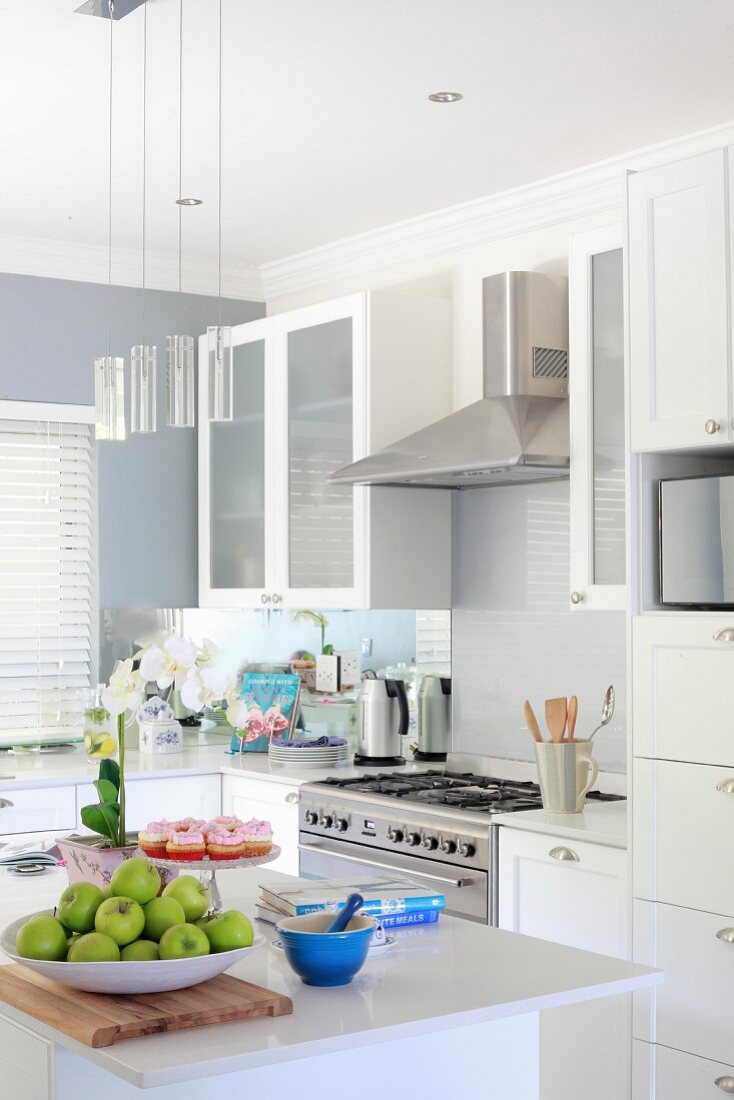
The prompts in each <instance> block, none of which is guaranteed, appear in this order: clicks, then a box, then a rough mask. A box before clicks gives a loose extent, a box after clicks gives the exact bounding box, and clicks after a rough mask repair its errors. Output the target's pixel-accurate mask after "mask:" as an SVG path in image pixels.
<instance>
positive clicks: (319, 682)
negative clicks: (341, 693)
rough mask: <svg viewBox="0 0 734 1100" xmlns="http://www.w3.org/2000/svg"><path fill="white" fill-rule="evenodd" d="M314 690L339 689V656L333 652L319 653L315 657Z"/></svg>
mask: <svg viewBox="0 0 734 1100" xmlns="http://www.w3.org/2000/svg"><path fill="white" fill-rule="evenodd" d="M316 690H317V691H338V690H339V658H338V657H337V655H336V654H335V653H332V654H324V653H319V655H318V657H317V658H316Z"/></svg>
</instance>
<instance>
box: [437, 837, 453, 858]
mask: <svg viewBox="0 0 734 1100" xmlns="http://www.w3.org/2000/svg"><path fill="white" fill-rule="evenodd" d="M441 851H442V852H444V853H445V854H446V855H447V856H452V855H453V854H454V852H455V851H456V841H455V840H444V842H443V844H442V845H441Z"/></svg>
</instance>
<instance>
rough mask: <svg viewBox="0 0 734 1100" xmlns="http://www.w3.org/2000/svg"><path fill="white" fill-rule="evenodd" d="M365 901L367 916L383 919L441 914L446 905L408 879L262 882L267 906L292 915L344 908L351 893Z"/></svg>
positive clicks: (425, 888)
mask: <svg viewBox="0 0 734 1100" xmlns="http://www.w3.org/2000/svg"><path fill="white" fill-rule="evenodd" d="M355 893H356V894H361V895H362V897H363V898H364V906H363V908H362V910H361V911H362V912H363V913H367V914H368V915H370V916H379V917H380V918H381V919H382V917H383V916H384V915H387V914H391V913H409V912H414V913H418V912H421V911H423V912H425V911H426V910H435V911H436V912H440V910H441V909H443V908H444V907H445V905H446V898H445V897H444V895H443V894H437V893H435V892H433V891H431V890H429V889H428V888H427V887H425V886H421V884H420V883H419V882H414V881H413V880H412V879H408V878H385V877H381V878H380V877H372V878H352V879H307V878H303V879H298V880H297V882H296V883H294V884H293V885H289V886H282V885H280V884H269V883H261V885H260V895H261V898H262V900H263V901H264V902H265V904H266V905H269V906H270V907H271V908H273V909H277V910H279V911H280V912H281V913H282V914H286V915H288V916H294V917H301V916H305V915H306V914H307V913H320V912H321V911H322V910H324V909H329V910H334V912H336V911H337V910H338V909H341V908H343V906H344V904H345V902H346V899H347V897H348V895H349V894H355Z"/></svg>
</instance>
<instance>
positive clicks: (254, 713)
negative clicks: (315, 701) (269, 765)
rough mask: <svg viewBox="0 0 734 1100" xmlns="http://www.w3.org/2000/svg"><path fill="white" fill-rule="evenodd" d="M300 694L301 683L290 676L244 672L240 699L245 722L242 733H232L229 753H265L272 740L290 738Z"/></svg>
mask: <svg viewBox="0 0 734 1100" xmlns="http://www.w3.org/2000/svg"><path fill="white" fill-rule="evenodd" d="M300 694H301V679H300V677H299V676H296V675H295V674H293V673H291V672H245V673H244V674H243V676H242V687H241V689H240V698H241V699H243V700H244V702H245V703H246V705H247V708H248V718H247V721H246V722H245V726H244V728H243V729H237V730H235V731H234V732H233V734H232V741H231V744H230V747H229V751H230V753H242V752H267V751H268V745H269V744H270V738H271V737H286V738H289V737H290V736H291V735H292V733H293V728H294V726H295V724H296V719H297V717H298V706H299V699H300Z"/></svg>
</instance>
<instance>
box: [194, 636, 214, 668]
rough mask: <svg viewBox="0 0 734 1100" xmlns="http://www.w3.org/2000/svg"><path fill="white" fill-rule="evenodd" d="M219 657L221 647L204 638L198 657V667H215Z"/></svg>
mask: <svg viewBox="0 0 734 1100" xmlns="http://www.w3.org/2000/svg"><path fill="white" fill-rule="evenodd" d="M218 656H219V646H218V645H215V643H214V642H213V641H212V640H211V638H202V640H201V645H200V646H199V652H198V653H197V655H196V664H197V667H198V668H207V667H208V666H209V665H213V664H214V662H215V661H216V659H217V657H218Z"/></svg>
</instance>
